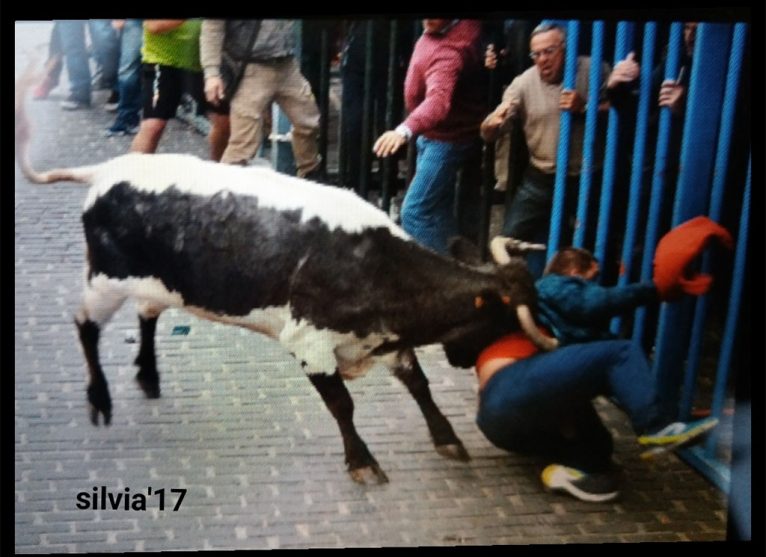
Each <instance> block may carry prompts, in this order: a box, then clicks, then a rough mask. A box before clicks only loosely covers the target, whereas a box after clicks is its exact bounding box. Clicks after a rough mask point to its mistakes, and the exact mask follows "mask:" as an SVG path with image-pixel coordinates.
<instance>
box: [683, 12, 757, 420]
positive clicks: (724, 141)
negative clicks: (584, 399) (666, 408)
mask: <svg viewBox="0 0 766 557" xmlns="http://www.w3.org/2000/svg"><path fill="white" fill-rule="evenodd" d="M746 36H747V25H746V24H744V23H739V24H737V25H735V26H734V37H733V39H732V48H731V53H730V55H729V69H728V72H727V76H726V90H725V92H724V98H723V114H722V116H721V132H720V133H719V135H718V147H717V149H716V159H715V173H714V175H713V187H712V190H711V194H710V210H709V216H710V218H711V219H712V220H714V221H720V219H721V213H722V209H723V196H724V191H725V189H726V175H727V171H728V169H729V149H730V148H731V139H732V134H733V130H734V117H735V113H736V108H737V92H738V90H739V82H740V75H741V73H742V60H743V58H744V52H745V41H746ZM710 268H711V263H710V253H709V252H707V253H705V256H704V257H703V262H702V271H703V272H704V273H709V272H710ZM707 306H708V297H707V296H700V297H699V298H698V299H697V307H696V311H695V313H694V324H693V325H692V334H691V338H692V344H691V346H690V348H689V355H688V356H687V359H686V362H687V363H686V377H685V380H684V386H683V389H682V390H681V404H680V417H681V418H682V419H686V418H687V417H688V416H689V415H690V414H691V410H692V404H693V403H694V388H695V386H696V384H697V372H698V370H699V365H700V354H701V352H702V345H701V343H700V342H698V341H699V340H700V339H701V338H702V334H703V330H704V325H705V319H706V318H707Z"/></svg>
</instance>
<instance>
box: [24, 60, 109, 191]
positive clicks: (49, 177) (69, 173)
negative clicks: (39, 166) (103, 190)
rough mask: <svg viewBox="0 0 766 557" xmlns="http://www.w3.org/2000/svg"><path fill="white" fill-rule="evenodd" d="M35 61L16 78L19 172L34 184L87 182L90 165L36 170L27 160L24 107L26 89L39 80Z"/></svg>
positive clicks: (28, 128)
mask: <svg viewBox="0 0 766 557" xmlns="http://www.w3.org/2000/svg"><path fill="white" fill-rule="evenodd" d="M35 65H36V63H35V60H34V59H33V60H32V61H31V62H30V63H29V66H28V67H27V69H26V70H24V73H23V74H22V75H21V77H19V78H18V79H17V80H16V94H15V107H14V108H15V113H16V160H17V161H18V163H19V168H20V169H21V172H22V173H23V174H24V176H26V178H27V179H28V180H29V181H30V182H33V183H35V184H50V183H53V182H62V181H67V182H80V183H83V184H87V183H90V182H91V179H92V177H93V169H94V167H92V166H84V167H80V168H57V169H55V170H49V171H48V172H37V171H36V170H35V169H34V168H32V164H31V163H30V162H29V141H30V138H31V131H30V125H29V117H28V116H27V112H26V108H25V100H26V96H27V91H28V90H29V88H30V87H31V86H32V85H33V84H34V83H36V82H38V81H39V79H40V76H39V72H37V71H35V69H34V67H35Z"/></svg>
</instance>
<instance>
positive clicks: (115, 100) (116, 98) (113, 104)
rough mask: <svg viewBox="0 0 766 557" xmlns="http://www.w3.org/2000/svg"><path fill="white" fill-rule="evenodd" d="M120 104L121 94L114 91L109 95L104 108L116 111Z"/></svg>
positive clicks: (108, 110)
mask: <svg viewBox="0 0 766 557" xmlns="http://www.w3.org/2000/svg"><path fill="white" fill-rule="evenodd" d="M119 104H120V94H119V93H118V92H117V91H112V94H111V95H109V98H108V99H107V100H106V103H105V104H104V110H106V111H107V112H116V111H117V106H118V105H119Z"/></svg>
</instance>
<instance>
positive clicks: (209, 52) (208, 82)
mask: <svg viewBox="0 0 766 557" xmlns="http://www.w3.org/2000/svg"><path fill="white" fill-rule="evenodd" d="M225 25H226V22H225V20H223V19H203V20H202V27H201V30H200V37H199V59H200V65H201V66H202V72H203V75H204V76H205V98H207V101H208V102H209V103H212V104H214V105H217V104H218V103H219V102H220V101H221V99H223V96H224V95H223V92H224V85H223V80H222V79H221V55H222V52H223V39H224V36H225V32H226V28H225Z"/></svg>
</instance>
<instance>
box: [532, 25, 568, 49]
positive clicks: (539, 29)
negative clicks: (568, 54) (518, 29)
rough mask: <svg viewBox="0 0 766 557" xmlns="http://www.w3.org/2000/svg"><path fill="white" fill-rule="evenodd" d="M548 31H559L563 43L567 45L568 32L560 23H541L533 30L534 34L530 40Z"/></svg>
mask: <svg viewBox="0 0 766 557" xmlns="http://www.w3.org/2000/svg"><path fill="white" fill-rule="evenodd" d="M548 31H558V32H559V33H560V34H561V42H563V43H564V44H566V40H567V32H566V31H565V30H564V28H563V27H562V26H561V25H559V24H558V23H550V22H547V23H541V24H540V25H538V26H537V27H535V28H534V29H533V30H532V33H531V34H530V35H529V39H530V40H531V39H532V37H534V36H535V35H540V34H541V33H547V32H548Z"/></svg>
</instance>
